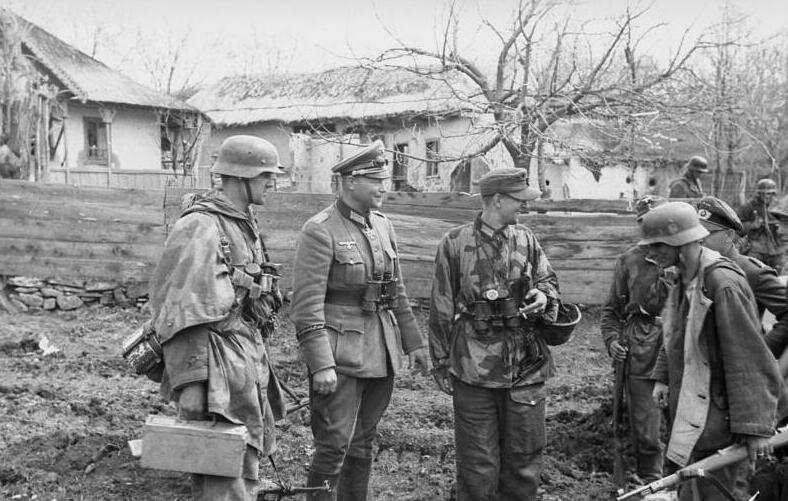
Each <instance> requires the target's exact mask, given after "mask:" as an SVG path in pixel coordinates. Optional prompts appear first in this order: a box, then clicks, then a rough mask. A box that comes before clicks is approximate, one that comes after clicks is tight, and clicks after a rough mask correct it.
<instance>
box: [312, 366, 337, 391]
mask: <svg viewBox="0 0 788 501" xmlns="http://www.w3.org/2000/svg"><path fill="white" fill-rule="evenodd" d="M312 389H313V390H314V391H315V393H317V394H318V395H330V394H332V393H334V391H335V390H336V389H337V371H335V370H334V368H333V367H328V368H327V369H323V370H320V371H317V372H315V373H314V375H312Z"/></svg>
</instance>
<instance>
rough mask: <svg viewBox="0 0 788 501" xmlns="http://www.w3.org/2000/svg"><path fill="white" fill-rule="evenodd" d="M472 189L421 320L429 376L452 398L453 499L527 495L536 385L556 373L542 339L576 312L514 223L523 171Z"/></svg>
mask: <svg viewBox="0 0 788 501" xmlns="http://www.w3.org/2000/svg"><path fill="white" fill-rule="evenodd" d="M479 188H480V191H481V196H482V207H483V208H482V212H481V213H480V214H479V215H478V216H477V217H476V218H475V220H474V221H472V222H470V223H467V224H465V225H462V226H459V227H457V228H454V229H452V230H450V231H449V232H448V233H447V234H446V235H444V236H443V238H442V239H441V241H440V244H439V245H438V251H437V255H436V258H435V274H434V279H433V284H432V301H431V305H430V318H429V333H430V350H431V354H432V359H433V363H434V366H435V369H434V370H433V374H434V377H435V380H436V382H437V384H438V386H439V388H440V389H441V390H442V391H444V392H445V393H447V394H449V395H452V396H453V402H454V437H455V444H456V449H457V452H456V462H457V499H458V501H467V500H474V501H476V500H478V501H482V500H485V501H486V500H492V499H495V500H501V501H514V500H534V499H536V492H537V488H538V487H539V482H540V474H541V470H542V450H543V448H544V445H545V388H544V383H545V381H546V380H547V379H548V378H549V377H551V376H552V375H553V373H554V370H555V369H554V366H553V359H552V356H551V354H550V350H549V348H548V345H547V342H548V337H547V336H548V335H550V334H559V336H557V337H559V339H552V340H551V341H549V342H551V343H556V344H557V343H560V342H563V341H565V340H566V338H567V337H568V334H569V333H571V330H572V329H573V328H574V326H575V325H576V324H577V322H578V321H579V320H580V311H579V310H578V309H577V307H575V306H574V305H570V306H571V308H564V307H563V305H561V304H560V301H559V291H558V280H557V278H556V276H555V273H554V272H553V269H552V268H551V267H550V263H549V262H548V260H547V257H546V256H545V254H544V252H543V251H542V248H541V247H540V245H539V243H538V242H537V240H536V237H535V236H534V234H533V233H532V232H531V230H529V229H528V228H527V227H525V226H524V225H521V224H518V223H517V215H518V214H519V213H522V212H525V211H526V208H527V203H528V201H530V200H534V199H535V198H537V197H538V196H539V191H538V190H535V189H532V188H530V187H529V186H528V184H527V183H526V177H525V171H524V170H523V169H516V168H499V169H494V170H492V171H491V172H489V173H488V174H486V175H484V176H483V177H482V178H481V179H480V180H479ZM550 324H552V327H555V329H553V328H552V327H551V326H550ZM564 336H565V337H564Z"/></svg>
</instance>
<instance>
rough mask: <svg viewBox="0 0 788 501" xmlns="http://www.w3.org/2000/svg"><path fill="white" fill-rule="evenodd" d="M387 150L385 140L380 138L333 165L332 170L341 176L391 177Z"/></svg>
mask: <svg viewBox="0 0 788 501" xmlns="http://www.w3.org/2000/svg"><path fill="white" fill-rule="evenodd" d="M385 152H386V150H385V148H384V147H383V142H382V141H381V140H380V139H378V140H377V141H375V142H373V143H372V144H368V145H366V146H364V147H363V148H361V149H360V150H358V151H357V152H355V153H353V154H352V155H351V156H349V157H347V158H346V159H344V160H342V161H341V162H339V163H338V164H336V165H335V166H333V167H332V168H331V171H332V172H334V173H336V174H339V175H340V176H364V177H370V178H374V179H386V178H389V177H391V175H390V174H389V172H388V170H387V169H386V164H387V163H388V161H387V160H386V157H385Z"/></svg>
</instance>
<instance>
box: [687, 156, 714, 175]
mask: <svg viewBox="0 0 788 501" xmlns="http://www.w3.org/2000/svg"><path fill="white" fill-rule="evenodd" d="M686 167H687V169H689V170H691V171H695V172H699V173H701V174H705V173H706V172H709V163H708V162H707V161H706V159H705V158H703V157H701V156H699V155H695V156H694V157H692V158H690V159H689V160H688V161H687V163H686Z"/></svg>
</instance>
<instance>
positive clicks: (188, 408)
mask: <svg viewBox="0 0 788 501" xmlns="http://www.w3.org/2000/svg"><path fill="white" fill-rule="evenodd" d="M207 413H208V401H207V397H206V389H205V383H203V382H198V383H189V384H187V385H186V386H184V387H183V388H181V390H180V394H179V395H178V416H180V417H181V418H183V419H190V420H203V419H205V416H206V414H207Z"/></svg>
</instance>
